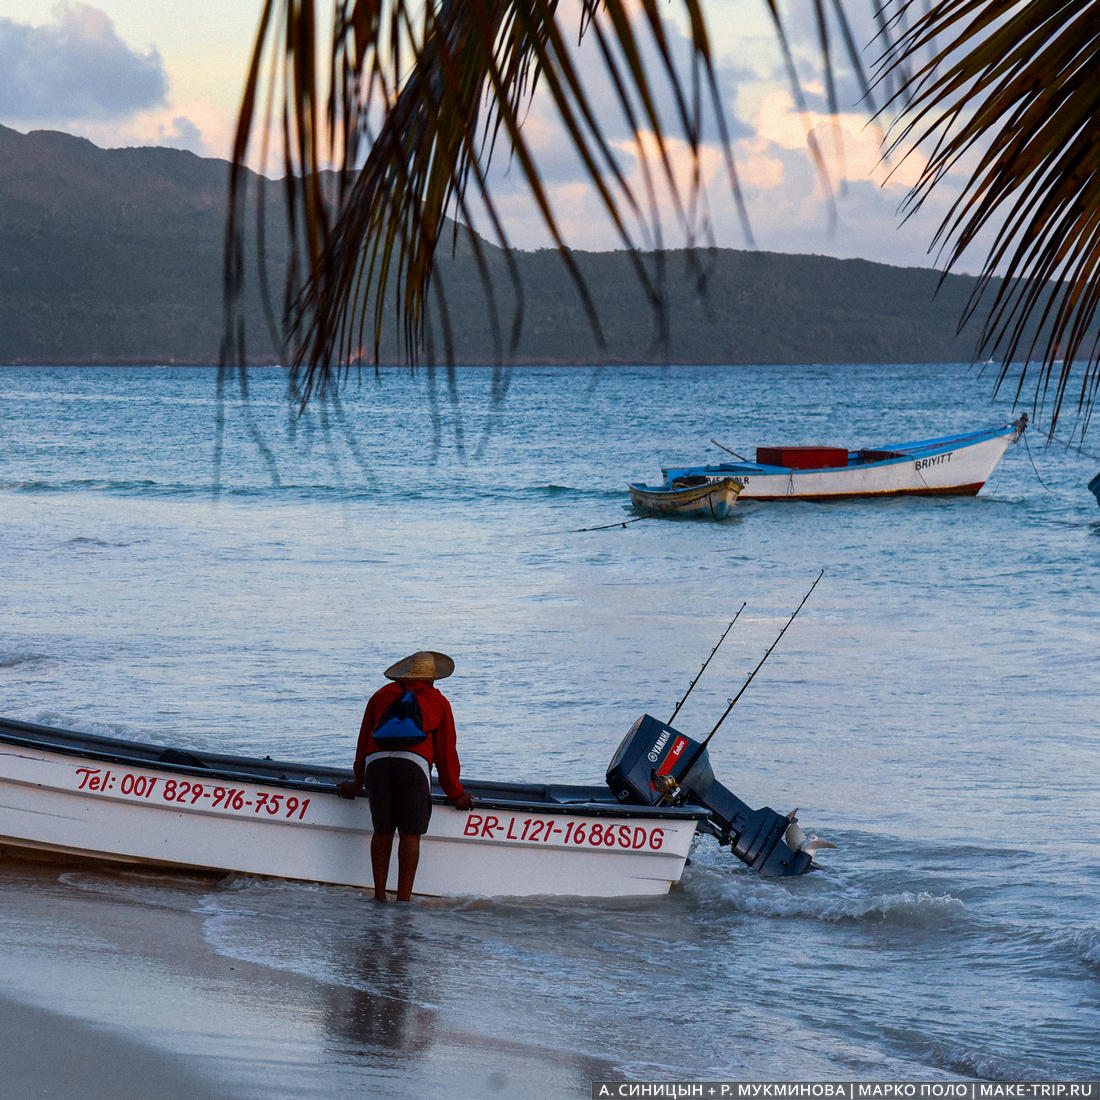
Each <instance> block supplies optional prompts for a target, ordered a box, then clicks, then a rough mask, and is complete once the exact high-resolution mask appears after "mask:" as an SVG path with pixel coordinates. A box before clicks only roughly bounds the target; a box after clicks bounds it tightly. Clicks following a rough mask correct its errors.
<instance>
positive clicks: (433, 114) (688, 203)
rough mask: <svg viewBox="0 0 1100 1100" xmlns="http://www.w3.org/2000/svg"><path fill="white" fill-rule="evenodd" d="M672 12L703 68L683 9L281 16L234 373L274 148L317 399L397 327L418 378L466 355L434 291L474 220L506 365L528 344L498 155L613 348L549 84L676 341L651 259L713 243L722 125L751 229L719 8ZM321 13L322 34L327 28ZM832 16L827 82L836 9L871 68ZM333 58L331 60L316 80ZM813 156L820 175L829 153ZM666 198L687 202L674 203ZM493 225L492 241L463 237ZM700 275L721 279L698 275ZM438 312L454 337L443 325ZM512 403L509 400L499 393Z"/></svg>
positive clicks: (348, 5)
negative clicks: (572, 239) (668, 20)
mask: <svg viewBox="0 0 1100 1100" xmlns="http://www.w3.org/2000/svg"><path fill="white" fill-rule="evenodd" d="M764 2H765V4H766V6H767V7H768V9H769V10H770V11H771V12H772V14H773V17H774V21H775V26H776V28H777V33H778V36H779V40H780V43H781V46H782V48H783V51H784V56H785V57H786V59H787V64H788V68H789V71H790V73H791V75H792V84H793V85H794V86H795V87H796V90H797V76H795V65H794V62H793V59H792V57H791V54H790V50H789V48H788V46H787V43H786V39H785V37H784V32H783V22H782V20H781V19H780V17H779V13H778V9H777V7H776V4H775V3H774V0H764ZM676 3H677V5H678V9H679V12H680V13H681V15H682V17H683V23H684V25H685V26H686V27H687V28H689V31H688V41H689V46H690V50H689V55H688V57H687V59H686V60H685V59H684V58H681V57H677V56H676V52H675V50H674V48H673V44H672V43H671V42H670V40H669V36H668V33H667V31H666V29H665V23H664V21H663V17H664V16H665V15H666V14H667V11H666V9H665V7H664V6H663V5H659V4H658V3H657V0H580V23H579V26H576V27H570V26H569V25H568V22H567V21H565V20H563V16H562V15H561V14H560V12H559V4H558V0H417V3H415V4H413V3H410V2H409V0H327V2H326V3H324V4H318V3H317V2H316V0H266V3H265V5H264V7H263V10H262V13H261V19H260V23H259V27H258V31H257V37H256V44H255V47H254V51H253V56H252V61H251V65H250V67H249V72H248V78H247V82H246V86H245V92H244V95H243V98H242V105H241V110H240V116H239V123H238V130H237V136H236V141H235V145H234V150H233V165H234V168H233V175H232V179H231V191H230V217H229V225H228V231H227V241H226V285H225V296H226V301H227V306H228V308H227V329H226V341H225V346H224V348H223V362H226V363H230V364H233V363H237V364H239V363H243V362H245V361H246V360H247V347H246V334H245V332H244V330H243V327H242V324H241V322H240V320H239V318H240V315H241V311H240V309H239V308H238V306H239V303H240V301H241V300H242V294H243V287H244V283H245V281H246V271H247V269H248V264H247V262H246V261H247V258H248V255H249V251H250V249H249V240H250V238H251V237H254V238H255V240H254V241H253V242H252V243H253V244H258V245H259V247H260V250H261V254H262V247H263V239H264V235H265V232H267V229H266V227H265V224H264V222H263V220H262V217H263V210H264V208H265V203H264V201H263V198H262V195H260V197H259V200H258V201H257V202H256V206H257V210H258V211H259V215H258V217H257V220H256V222H255V224H253V223H251V222H250V220H249V218H248V216H247V214H246V211H247V209H248V208H249V206H250V204H251V202H252V201H253V199H255V198H256V196H255V195H254V194H253V192H252V188H258V187H259V186H260V181H257V179H256V177H254V176H252V175H251V173H249V172H248V171H247V169H246V164H248V163H249V162H250V161H251V162H253V163H255V162H256V161H257V160H258V161H259V162H260V164H261V166H262V167H264V168H266V166H267V160H268V155H269V152H270V150H271V147H272V145H274V147H275V148H276V149H277V150H279V152H280V155H281V158H282V170H283V189H284V202H285V211H286V218H287V222H288V227H289V232H290V236H291V246H292V261H291V264H290V268H289V271H288V273H287V279H286V292H285V295H284V301H283V306H282V309H281V310H275V309H274V308H272V315H273V317H274V316H275V315H276V314H281V316H279V317H278V322H277V323H278V324H279V325H280V326H281V329H282V332H283V335H284V336H285V341H286V346H287V356H288V359H289V361H290V362H291V364H292V368H291V379H292V385H293V389H294V392H295V394H296V395H297V396H298V398H299V399H300V400H301V401H302V402H308V401H309V400H310V399H311V398H312V397H314V396H317V395H326V394H329V393H331V392H333V387H334V386H335V385H336V384H338V383H339V382H340V381H342V380H343V378H345V377H346V375H347V372H348V371H349V370H352V369H357V368H359V367H360V366H362V365H363V364H372V363H376V362H377V361H378V357H379V353H380V346H381V342H382V336H383V332H384V331H385V327H386V326H387V325H396V326H397V328H398V335H399V339H400V346H401V347H402V348H403V350H404V354H405V356H406V358H407V359H408V361H409V362H412V363H415V362H418V361H421V360H422V359H424V358H425V357H427V358H429V359H431V358H435V357H436V353H437V351H438V350H439V349H436V348H434V347H428V346H427V340H428V337H429V335H430V333H431V331H438V332H439V333H440V334H441V335H442V338H443V341H444V345H445V346H444V347H443V349H442V352H443V354H442V358H443V359H444V360H446V359H447V358H448V355H447V348H446V343H447V331H448V324H447V317H446V300H445V298H444V296H443V295H442V294H441V292H440V291H439V289H438V287H437V286H436V285H435V284H436V280H435V277H434V272H435V268H434V261H435V256H436V252H437V249H438V248H439V246H440V245H441V243H443V241H444V240H445V238H446V235H447V233H448V227H449V226H452V227H453V226H454V224H455V223H456V222H457V223H458V228H452V232H454V233H456V234H464V235H466V237H467V239H468V241H469V245H470V247H472V248H473V250H474V254H475V256H476V257H477V260H478V263H479V265H480V269H481V272H482V279H483V282H484V283H485V286H486V296H487V300H488V301H489V302H490V324H491V326H492V330H493V332H494V334H495V342H496V345H497V348H498V359H504V358H506V357H507V354H508V352H509V351H510V350H512V349H514V347H515V345H516V342H517V339H518V333H519V329H520V325H521V323H522V311H523V294H522V288H521V287H520V286H519V281H518V275H517V273H516V268H515V265H514V264H512V263H511V261H510V256H511V248H510V242H509V240H508V236H507V233H506V231H505V228H504V225H503V221H502V219H501V217H500V216H499V213H498V211H497V207H496V204H495V201H494V195H493V191H492V186H491V182H490V180H491V176H490V167H491V163H492V161H493V158H494V156H495V155H499V154H500V153H504V154H506V155H507V156H508V157H509V158H510V162H511V167H512V171H513V173H516V174H518V175H519V177H520V178H521V179H522V181H523V183H524V184H525V186H526V189H527V191H528V192H529V194H530V196H531V198H532V200H533V203H534V206H535V209H536V210H537V213H538V216H539V217H540V218H541V220H542V223H543V225H544V226H545V228H546V230H547V232H548V234H549V236H550V239H551V240H552V241H553V242H554V244H555V247H556V248H557V250H558V252H559V254H560V256H561V259H562V262H563V263H564V264H565V265H566V267H567V268H568V269H569V271H570V272H571V273H572V276H573V281H574V285H575V287H576V292H577V294H578V295H579V296H580V299H581V301H582V302H583V303H584V304H585V307H586V309H587V311H588V315H589V323H590V324H591V325H592V327H593V329H594V331H596V332H597V334H598V332H599V318H598V317H597V316H596V312H595V309H594V307H593V305H592V301H591V298H590V296H589V294H588V291H587V288H586V287H585V285H584V281H583V279H582V277H581V275H580V273H579V270H578V269H577V267H576V265H575V263H574V262H573V259H572V255H571V252H570V250H569V248H568V246H567V243H566V241H565V239H564V236H563V233H562V230H561V227H560V225H559V222H558V220H557V216H556V213H555V210H554V207H553V204H552V202H551V197H550V193H549V191H548V190H547V187H546V185H545V183H544V181H543V178H542V175H541V173H540V169H539V164H538V157H537V154H536V151H535V150H534V149H533V148H532V147H531V144H530V142H529V141H528V140H527V138H526V136H525V134H524V127H523V122H524V117H525V112H526V111H527V110H528V109H529V107H530V104H531V97H532V95H533V92H534V90H535V88H536V86H538V87H541V88H542V90H543V92H544V94H545V97H546V100H547V101H548V103H549V104H550V105H551V107H552V109H553V111H554V112H555V114H556V116H557V119H558V121H559V123H560V126H561V130H562V132H563V133H564V134H565V136H566V139H567V141H568V143H569V146H570V148H571V149H572V151H573V153H574V154H575V155H576V157H577V159H578V161H579V163H580V164H581V166H582V168H583V171H584V174H585V177H586V178H587V180H588V182H589V183H590V185H591V187H592V189H593V191H594V193H595V194H596V196H597V197H598V199H599V202H600V204H601V206H602V208H603V210H604V212H605V214H606V217H607V218H608V220H609V223H610V225H611V226H613V227H614V231H615V233H616V235H617V237H618V240H619V242H620V244H621V246H622V247H623V248H624V249H626V250H627V251H628V252H629V254H630V255H631V257H632V258H633V262H634V270H635V273H636V277H637V278H638V279H639V281H640V282H641V284H642V285H643V287H644V288H645V289H646V292H647V294H648V297H649V300H650V302H651V303H652V306H653V313H654V319H655V332H656V335H657V338H658V339H659V338H660V336H661V334H662V332H663V331H664V329H665V324H664V319H663V310H664V300H665V295H664V287H663V279H664V274H663V265H662V264H661V263H660V262H658V263H655V264H647V263H646V262H645V261H644V259H643V257H642V255H641V251H640V250H641V248H643V247H644V248H648V249H652V250H655V251H656V254H657V256H658V258H659V257H660V254H661V251H662V250H663V248H664V247H665V231H666V225H665V220H667V219H671V220H672V222H674V224H675V228H676V232H677V235H678V237H681V238H683V239H684V240H685V241H686V242H687V243H688V244H690V245H695V244H697V243H702V242H705V241H707V240H709V239H710V237H711V234H710V230H709V227H708V225H707V224H706V214H705V203H703V202H701V201H700V200H701V197H702V196H701V190H702V173H701V170H700V160H699V157H700V151H701V148H702V145H703V140H704V138H703V134H704V130H705V128H706V126H707V124H708V120H709V122H710V123H711V124H713V125H714V126H716V128H717V131H718V133H719V136H720V141H721V143H722V146H723V149H724V153H725V157H726V166H727V172H728V178H729V184H730V187H731V189H732V192H733V195H734V197H735V200H736V202H737V204H738V209H739V210H740V213H741V218H742V222H743V224H744V225H745V226H746V228H747V225H748V218H747V216H746V212H745V209H744V203H743V201H742V199H741V194H740V188H739V185H738V180H737V173H736V167H735V164H734V161H733V157H732V154H731V152H730V142H729V137H728V130H727V127H726V122H725V118H724V113H723V108H722V102H721V98H722V97H721V93H720V91H719V83H718V79H717V76H716V73H715V68H714V62H713V59H712V56H711V46H710V39H709V34H708V29H707V17H706V13H705V11H704V7H703V0H676ZM322 8H323V9H324V10H325V11H327V12H328V16H327V18H326V19H321V18H319V15H318V12H319V10H321V9H322ZM571 10H572V11H575V9H571ZM814 10H815V11H816V12H817V13H818V20H819V26H820V28H821V35H822V39H821V41H822V49H823V52H824V55H825V56H824V60H825V65H826V69H827V70H828V67H829V58H828V50H829V39H828V36H827V34H826V33H825V25H826V24H825V21H826V16H827V14H828V15H830V16H831V18H832V20H833V21H834V22H836V23H838V24H839V26H840V28H841V35H842V38H843V41H844V42H845V43H846V45H847V48H848V51H849V54H850V55H852V56H853V58H854V55H855V47H854V44H853V42H852V36H851V31H850V29H849V27H848V26H847V23H846V22H845V20H844V16H843V11H842V9H841V7H840V2H839V0H831V2H830V0H814ZM573 18H574V19H575V18H576V16H575V15H574V16H573ZM574 35H577V36H587V37H589V38H590V39H591V40H593V42H594V44H595V47H596V51H595V57H596V58H598V59H599V62H600V64H602V67H603V76H604V78H605V79H606V84H607V86H608V87H610V88H611V89H612V95H611V97H610V102H606V101H605V102H603V103H602V104H600V106H601V108H602V112H601V113H597V110H596V106H595V104H594V102H593V93H592V90H591V86H590V85H589V84H587V83H586V81H585V79H584V75H583V73H582V69H581V66H580V65H579V63H578V59H577V47H576V44H575V42H574V41H573V36H574ZM326 55H327V58H328V63H327V64H325V65H322V64H320V63H319V61H318V58H319V57H323V56H326ZM857 67H858V66H857ZM830 87H831V81H830ZM604 98H605V100H606V98H607V97H606V96H605V97H604ZM669 103H671V108H669V107H668V106H667V104H669ZM609 110H611V111H613V112H616V113H617V114H618V115H619V116H620V119H621V121H622V123H623V124H624V125H625V126H626V127H627V129H628V130H629V132H630V133H631V134H633V156H634V160H635V163H636V165H637V174H636V175H628V174H627V173H626V172H625V171H624V169H623V167H622V165H621V161H620V154H619V153H618V152H617V150H616V148H615V147H614V146H613V145H612V143H611V142H610V140H609V138H608V136H607V127H608V125H609V123H608V115H607V112H608V111H609ZM673 138H676V139H677V140H678V141H681V142H682V143H683V145H684V146H685V147H686V149H687V150H688V155H689V157H690V158H691V171H690V172H689V173H687V175H686V178H685V175H684V174H682V173H680V172H678V171H677V170H676V166H675V164H674V158H673V152H672V145H671V142H672V139H673ZM811 153H812V155H813V156H814V158H815V159H816V160H817V162H818V164H819V168H820V170H821V172H822V174H823V177H824V162H823V159H822V158H821V156H820V153H819V152H818V151H817V150H816V148H815V147H813V146H812V142H811ZM662 195H663V196H664V197H666V198H667V199H668V200H669V201H668V206H667V207H664V208H663V207H662V204H661V201H660V200H661V196H662ZM662 209H665V210H668V209H671V214H668V213H665V214H663V215H662ZM449 219H453V220H449ZM475 224H477V225H479V228H481V231H482V234H483V235H484V236H482V235H479V234H477V233H474V232H473V231H472V230H470V229H468V228H466V227H469V226H472V225H475ZM485 238H487V239H488V240H489V242H490V243H491V244H493V245H495V246H496V247H497V248H499V249H500V250H501V252H502V254H503V257H504V263H505V264H506V265H510V266H509V267H508V270H509V271H510V272H511V278H512V282H513V287H514V293H513V294H512V295H511V299H512V306H511V308H512V318H511V324H510V325H508V324H506V323H504V322H503V321H502V319H501V318H500V317H499V316H498V315H497V312H498V311H497V304H496V298H495V296H494V294H493V286H492V279H491V272H490V264H489V260H488V257H486V255H485V254H484V245H483V243H482V241H483V239H485ZM455 239H456V238H454V237H452V238H451V240H452V242H453V241H454V240H455ZM260 266H261V272H263V268H264V265H263V263H262V262H261V265H260ZM696 275H697V277H698V278H699V280H700V281H703V280H704V279H705V270H704V266H703V263H702V261H699V262H698V263H697V269H696ZM261 278H266V275H265V274H263V273H262V274H261ZM429 311H433V312H434V315H435V317H436V319H437V321H438V324H437V325H433V326H429V325H428V318H429ZM505 331H507V332H508V333H509V336H508V338H507V340H506V339H505V337H504V335H503V334H504V332H505ZM496 389H497V392H503V384H501V385H498V386H497V387H496Z"/></svg>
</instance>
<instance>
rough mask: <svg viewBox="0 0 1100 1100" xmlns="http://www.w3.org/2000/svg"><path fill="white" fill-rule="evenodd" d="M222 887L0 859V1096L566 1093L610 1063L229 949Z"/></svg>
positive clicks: (582, 1089)
mask: <svg viewBox="0 0 1100 1100" xmlns="http://www.w3.org/2000/svg"><path fill="white" fill-rule="evenodd" d="M212 888H213V889H216V888H217V883H213V884H212V883H211V882H210V881H206V880H203V879H201V878H189V877H183V878H178V877H173V876H167V875H158V874H154V873H145V872H135V871H121V872H120V871H110V870H105V869H102V868H95V867H89V866H88V865H85V866H83V867H70V868H66V867H63V866H56V865H39V864H32V863H26V862H22V861H11V860H3V861H0V939H2V941H3V942H4V954H5V963H6V965H5V967H4V970H3V971H2V972H0V1080H3V1081H4V1088H3V1090H2V1091H3V1095H4V1096H5V1097H7V1096H12V1097H18V1098H19V1100H22V1098H24V1097H45V1098H51V1100H52V1098H53V1097H65V1098H66V1100H69V1098H71V1097H73V1096H80V1097H82V1098H89V1100H100V1098H103V1100H107V1098H119V1100H128V1098H130V1097H133V1098H134V1100H139V1098H141V1100H144V1098H147V1097H150V1096H156V1097H159V1098H164V1100H171V1098H174V1097H181V1098H182V1097H188V1098H190V1100H200V1098H204V1097H211V1098H213V1097H217V1098H219V1100H220V1098H225V1100H238V1098H240V1100H252V1098H257V1100H259V1098H260V1097H263V1098H264V1100H272V1098H278V1097H288V1098H289V1097H295V1098H303V1100H307V1098H310V1097H322V1096H323V1097H325V1098H326V1100H331V1097H333V1096H343V1095H356V1096H368V1095H369V1096H380V1097H391V1096H392V1097H404V1096H409V1097H412V1096H416V1097H437V1096H438V1097H450V1096H478V1097H493V1096H502V1097H509V1098H523V1097H532V1098H534V1097H539V1098H554V1097H562V1098H567V1097H579V1096H587V1095H589V1082H590V1081H591V1080H593V1079H597V1078H600V1077H604V1076H606V1075H607V1074H608V1072H609V1067H607V1066H605V1065H602V1064H600V1063H598V1062H594V1061H593V1062H591V1063H589V1062H587V1061H586V1062H585V1063H584V1064H579V1063H578V1062H577V1060H576V1059H575V1058H570V1057H565V1056H560V1055H557V1054H556V1052H554V1051H552V1050H547V1049H545V1048H532V1047H530V1046H525V1045H521V1044H508V1043H507V1042H503V1043H501V1042H488V1041H487V1040H486V1037H485V1035H484V1034H483V1033H481V1034H479V1033H478V1031H477V1029H476V1028H471V1030H465V1029H464V1028H463V1026H462V1024H461V1021H460V1022H459V1025H458V1026H456V1025H455V1021H454V1020H453V1018H450V1019H447V1018H443V1017H441V1016H440V1015H439V1014H437V1013H436V1012H434V1011H433V1009H431V1008H430V1007H425V1006H422V1005H420V1004H417V1003H416V1001H415V999H403V998H394V997H393V996H392V995H386V996H383V997H377V996H373V995H371V994H369V993H364V992H363V990H361V989H360V990H356V989H350V988H342V987H339V986H333V985H332V984H331V983H324V982H319V981H314V980H312V979H311V978H309V977H306V976H301V975H297V974H294V973H289V972H287V971H284V970H278V969H273V968H271V967H268V966H263V965H255V964H252V963H248V962H242V961H240V960H237V959H229V958H226V957H224V956H222V955H219V954H218V953H216V952H215V951H214V950H212V949H211V947H210V946H209V945H208V944H207V943H206V941H205V940H204V937H203V924H204V920H206V919H208V917H207V915H206V914H204V912H203V909H202V906H203V899H204V897H206V896H208V895H209V892H210V891H211V889H212ZM318 903H319V904H323V898H322V899H320V900H319V902H318ZM372 909H373V904H372V903H371V902H369V901H368V900H367V899H366V898H365V897H364V899H363V913H364V920H369V913H370V912H371V910H372ZM472 1008H473V1010H475V1011H476V1007H474V1006H472Z"/></svg>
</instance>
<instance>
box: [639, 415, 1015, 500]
mask: <svg viewBox="0 0 1100 1100" xmlns="http://www.w3.org/2000/svg"><path fill="white" fill-rule="evenodd" d="M1019 432H1020V428H1019V427H1018V426H1017V425H1016V424H1006V425H1004V426H1002V427H997V428H984V429H981V430H979V431H974V432H965V433H963V434H961V435H947V436H941V437H939V438H937V439H919V440H915V441H913V442H911V443H891V444H883V445H882V446H881V447H861V448H859V449H858V450H855V451H848V463H847V465H844V466H819V467H812V468H809V469H802V468H800V467H797V466H771V465H768V464H767V463H763V462H715V463H703V464H700V463H696V464H695V465H693V466H683V465H680V466H676V465H671V466H662V467H661V473H662V474H663V475H664V477H665V480H666V482H671V481H672V480H673V479H674V478H676V477H684V476H685V475H690V474H692V473H694V472H705V473H706V474H707V475H711V474H715V475H717V474H723V475H725V476H727V477H731V478H737V476H738V475H739V474H740V475H745V476H753V475H755V476H775V475H785V474H786V475H789V474H794V475H798V476H802V475H805V474H835V473H850V472H852V471H854V470H858V471H860V472H863V471H868V470H875V469H884V468H885V467H888V466H896V465H898V464H899V463H903V462H914V461H916V460H917V459H920V458H927V457H929V456H931V455H935V454H939V453H942V452H944V451H951V450H955V449H956V448H958V447H974V446H978V445H980V444H982V443H989V442H992V441H993V440H995V439H1001V438H1003V437H1005V436H1011V435H1013V434H1017V435H1018V434H1019ZM865 451H871V452H876V451H889V452H892V453H891V457H889V458H883V459H879V460H877V461H875V462H857V463H855V464H853V463H852V458H853V457H854V456H858V455H859V454H861V453H863V452H865ZM933 491H934V492H938V491H937V490H933ZM854 495H859V496H862V495H863V494H862V493H859V494H854ZM746 499H754V498H746ZM755 499H764V498H759V497H758V498H755ZM776 499H778V498H776Z"/></svg>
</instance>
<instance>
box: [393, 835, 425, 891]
mask: <svg viewBox="0 0 1100 1100" xmlns="http://www.w3.org/2000/svg"><path fill="white" fill-rule="evenodd" d="M387 858H388V856H387ZM419 862H420V836H419V834H418V833H402V834H401V835H400V837H399V838H398V841H397V900H398V901H408V900H409V899H410V898H411V897H412V892H413V879H415V878H416V865H417V864H418V863H419Z"/></svg>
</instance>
